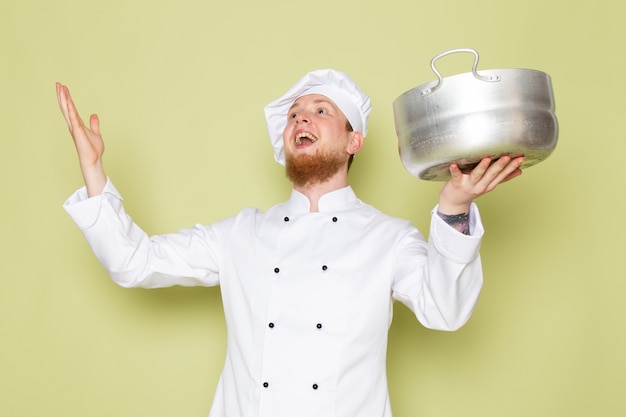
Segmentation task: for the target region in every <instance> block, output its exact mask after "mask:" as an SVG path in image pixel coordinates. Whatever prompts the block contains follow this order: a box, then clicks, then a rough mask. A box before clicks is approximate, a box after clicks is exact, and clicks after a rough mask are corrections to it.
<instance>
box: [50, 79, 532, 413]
mask: <svg viewBox="0 0 626 417" xmlns="http://www.w3.org/2000/svg"><path fill="white" fill-rule="evenodd" d="M57 96H58V100H59V105H60V107H61V111H62V113H63V115H64V117H65V119H66V121H67V123H68V126H69V128H70V132H71V135H72V137H73V139H74V143H75V146H76V149H77V151H78V157H79V163H80V167H81V171H82V174H83V178H84V181H85V187H83V188H81V189H80V190H78V191H77V192H76V193H74V194H73V195H72V196H71V197H70V198H69V199H68V201H67V202H66V203H65V209H66V210H67V212H68V213H69V214H70V215H71V216H72V218H73V219H74V221H75V222H76V224H77V225H78V226H79V227H80V229H81V230H82V232H83V233H84V236H85V237H86V239H87V241H88V242H89V244H90V245H91V247H92V249H93V251H94V253H95V255H96V256H97V257H98V259H99V260H100V262H101V263H102V265H103V266H104V267H105V268H106V270H107V271H108V273H109V274H110V276H111V278H112V279H113V280H114V281H115V282H116V283H117V284H119V285H121V286H123V287H144V288H157V287H167V286H172V285H183V286H193V285H200V286H212V285H219V286H220V290H221V294H222V299H223V304H224V313H225V317H226V322H227V325H228V347H227V354H226V360H225V365H224V368H223V371H222V374H221V377H220V380H219V384H218V388H217V392H216V393H215V396H214V400H213V405H212V408H211V412H210V417H295V416H297V417H389V416H391V408H390V404H389V396H388V392H387V378H386V348H387V334H388V329H389V325H390V323H391V317H392V303H393V301H394V300H399V301H401V302H402V303H404V304H406V305H407V306H408V307H409V308H410V309H411V310H412V311H413V312H414V313H415V315H416V316H417V319H418V320H419V321H420V323H422V324H423V325H424V326H426V327H428V328H433V329H440V330H455V329H458V328H459V327H460V326H462V325H463V324H464V323H465V322H466V321H467V320H468V318H469V316H470V314H471V312H472V310H473V308H474V305H475V303H476V301H477V298H478V295H479V292H480V288H481V285H482V269H481V263H480V256H479V246H480V242H481V236H482V235H483V227H482V225H481V222H480V217H479V214H478V211H477V209H476V206H475V205H474V203H473V200H474V199H475V198H476V197H478V196H480V195H482V194H484V193H486V192H489V191H491V190H493V189H494V188H495V187H496V186H497V185H498V184H500V183H501V182H504V181H508V180H509V179H512V178H514V177H516V176H518V175H519V174H520V173H521V171H520V169H519V166H520V164H521V163H522V161H523V158H516V159H510V158H508V157H503V158H500V159H499V160H498V161H496V162H494V163H491V161H489V160H488V159H485V160H483V161H482V162H481V163H480V164H479V165H478V166H477V167H476V168H475V169H474V170H473V171H472V172H471V173H469V174H463V173H461V171H460V170H459V169H458V167H456V166H455V165H451V167H450V172H451V174H452V177H451V179H450V180H449V181H448V182H446V183H445V184H444V185H443V187H442V190H441V193H440V197H439V204H438V205H437V207H436V208H435V209H434V210H433V215H432V219H431V230H430V238H429V241H428V242H425V240H424V238H423V237H422V235H421V234H420V232H418V230H417V229H416V228H415V227H414V226H412V225H411V224H410V223H409V222H408V221H405V220H401V219H397V218H393V217H391V216H388V215H385V214H383V213H382V212H380V211H378V210H377V209H375V208H373V207H372V206H369V205H367V204H365V203H364V202H362V201H360V200H359V199H358V198H357V197H356V195H355V194H354V192H353V190H352V188H350V186H349V185H348V169H349V165H350V163H351V162H352V158H353V156H354V154H356V153H357V152H358V151H359V150H360V149H361V147H362V145H363V138H364V137H365V135H366V134H367V120H368V116H369V113H370V109H371V106H370V100H369V98H368V96H367V95H365V94H364V93H363V92H362V91H361V90H360V89H359V88H358V86H357V85H356V84H355V82H354V81H353V80H352V79H351V78H350V77H349V76H348V75H347V74H345V73H343V72H339V71H335V70H330V69H326V70H317V71H313V72H310V73H308V74H306V75H305V76H304V77H303V78H302V79H301V80H300V81H298V82H297V83H296V84H295V85H294V86H293V87H292V88H290V89H289V90H288V91H287V92H286V93H285V94H284V95H283V96H281V97H280V98H278V99H277V100H275V101H273V102H272V103H270V104H269V105H268V106H267V107H266V108H265V115H266V119H267V125H268V129H269V134H270V139H271V143H272V145H273V148H274V156H275V159H276V160H277V161H278V162H280V163H281V164H284V165H285V166H286V173H287V176H288V177H289V178H290V179H291V181H292V183H293V190H292V191H291V195H290V197H289V199H288V200H287V201H285V202H283V203H281V204H278V205H276V206H274V207H272V208H270V209H269V210H267V211H266V212H262V211H261V210H259V209H254V208H248V209H244V210H242V211H240V212H239V213H238V214H236V215H234V216H233V217H230V218H227V219H224V220H222V221H219V222H217V223H215V224H211V225H208V226H205V225H196V226H195V227H193V228H190V229H187V230H181V231H178V232H175V233H171V234H165V235H159V236H151V237H150V236H148V235H147V234H146V233H145V232H143V231H142V230H141V229H140V228H139V227H138V226H137V225H136V224H135V223H134V222H133V221H132V220H131V218H130V217H129V216H128V215H127V214H126V212H125V211H124V207H123V205H122V200H121V197H120V195H119V193H118V192H117V190H116V189H115V187H114V186H113V183H112V182H111V181H110V180H109V179H108V178H107V176H106V175H105V173H104V170H103V165H102V154H103V151H104V144H103V141H102V137H101V135H100V127H99V120H98V117H97V116H96V115H92V116H91V117H90V122H89V126H86V125H84V124H83V122H82V121H81V119H80V117H79V115H78V113H77V111H76V108H75V106H74V103H73V101H72V99H71V97H70V94H69V90H68V89H67V87H65V86H63V85H61V84H57Z"/></svg>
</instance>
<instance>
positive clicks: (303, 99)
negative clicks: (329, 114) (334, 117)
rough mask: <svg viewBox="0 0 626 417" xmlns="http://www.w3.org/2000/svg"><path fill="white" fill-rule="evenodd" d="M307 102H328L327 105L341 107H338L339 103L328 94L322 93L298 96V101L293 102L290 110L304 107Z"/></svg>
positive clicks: (317, 103) (315, 103) (314, 103)
mask: <svg viewBox="0 0 626 417" xmlns="http://www.w3.org/2000/svg"><path fill="white" fill-rule="evenodd" d="M307 104H313V105H319V104H327V105H330V106H332V107H333V108H335V109H339V107H337V105H336V104H335V103H334V102H333V101H332V100H331V99H329V98H328V97H326V96H323V95H321V94H306V95H303V96H300V97H298V98H297V99H296V101H294V102H293V104H292V105H291V107H290V108H289V110H290V111H291V110H292V109H295V108H298V107H302V106H305V105H307Z"/></svg>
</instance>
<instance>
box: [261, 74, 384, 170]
mask: <svg viewBox="0 0 626 417" xmlns="http://www.w3.org/2000/svg"><path fill="white" fill-rule="evenodd" d="M309 94H321V95H323V96H325V97H328V98H329V99H331V100H332V101H333V102H334V103H335V104H336V105H337V107H339V109H340V110H341V111H342V112H343V114H344V115H345V116H346V119H348V122H350V124H351V125H352V129H353V130H354V131H356V132H361V133H362V134H363V137H365V135H367V118H368V116H369V114H370V111H371V110H372V106H371V104H370V98H369V97H368V96H367V95H366V94H365V93H364V92H363V91H361V90H360V89H359V87H358V86H357V85H356V83H355V82H354V80H352V78H350V76H349V75H348V74H346V73H345V72H341V71H336V70H333V69H321V70H316V71H311V72H309V73H308V74H306V75H305V76H304V77H302V78H301V79H300V81H298V82H297V83H296V84H294V85H293V87H291V88H290V89H289V90H287V92H286V93H285V94H284V95H282V96H281V97H279V98H278V99H276V100H274V101H272V102H271V103H269V104H268V105H267V106H265V120H266V121H267V129H268V131H269V134H270V141H271V142H272V146H273V147H274V159H276V162H279V163H280V164H282V165H285V152H284V147H283V131H284V130H285V127H286V126H287V112H288V111H289V109H290V108H291V106H292V105H293V103H294V102H295V101H296V100H297V99H298V98H299V97H302V96H305V95H309Z"/></svg>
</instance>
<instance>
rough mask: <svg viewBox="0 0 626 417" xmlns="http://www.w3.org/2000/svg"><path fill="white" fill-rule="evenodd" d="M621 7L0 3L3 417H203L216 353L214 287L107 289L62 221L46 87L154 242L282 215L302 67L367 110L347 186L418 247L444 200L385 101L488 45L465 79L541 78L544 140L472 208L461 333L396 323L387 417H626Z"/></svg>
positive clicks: (72, 180)
mask: <svg viewBox="0 0 626 417" xmlns="http://www.w3.org/2000/svg"><path fill="white" fill-rule="evenodd" d="M625 11H626V10H625V6H624V5H623V3H622V2H619V1H617V0H614V1H606V0H599V1H595V2H579V1H575V2H572V1H565V0H562V1H555V0H527V1H525V2H507V1H502V0H501V1H494V0H486V1H482V2H470V1H465V0H448V1H438V2H425V1H409V0H389V1H384V2H379V1H370V0H366V1H363V0H358V1H356V0H355V1H338V0H320V1H318V2H314V3H310V2H309V3H304V2H302V3H299V2H290V1H284V0H279V1H277V0H267V1H263V2H259V1H251V0H241V1H235V2H222V1H220V2H217V1H214V2H210V1H199V0H180V1H178V2H163V1H156V2H154V1H148V0H124V1H122V0H109V1H106V2H102V1H97V2H96V1H89V0H80V1H79V0H67V1H59V0H50V1H31V0H21V1H17V0H0V53H1V55H0V59H1V63H0V75H1V79H2V81H3V86H2V89H1V93H0V140H1V141H2V142H1V143H2V148H1V149H2V151H1V152H0V170H1V171H0V172H1V175H0V190H1V195H2V205H1V208H0V210H2V216H0V218H1V220H0V221H1V222H2V224H1V229H0V230H1V233H0V331H1V338H2V339H1V342H0V393H1V394H0V397H1V399H0V415H3V416H38V415H47V416H63V417H73V416H81V417H82V416H90V417H97V416H112V415H115V416H148V415H149V416H153V417H156V416H205V415H206V414H207V413H208V410H209V407H210V404H211V399H212V396H213V392H214V389H215V386H216V382H217V378H218V376H219V372H220V370H221V367H222V363H223V358H224V352H225V327H224V323H223V316H222V312H221V304H220V298H219V292H218V289H216V288H193V289H189V288H172V289H164V290H153V291H145V290H124V289H121V288H119V287H117V286H115V285H114V284H112V283H111V281H110V280H109V279H108V277H107V276H106V274H105V273H104V271H103V270H102V269H101V267H100V266H99V264H98V263H97V261H96V260H95V258H94V257H93V256H92V255H91V252H90V250H89V248H88V247H87V245H86V243H85V242H84V241H83V238H82V235H81V234H80V232H79V231H78V230H77V229H76V227H75V226H74V225H73V223H72V222H71V220H70V219H69V218H68V217H67V216H66V214H65V212H64V211H63V209H62V207H61V205H62V203H63V202H64V200H65V198H67V196H69V194H70V193H71V192H72V191H73V190H74V189H76V188H78V187H79V186H80V185H81V181H82V180H81V177H80V173H79V169H78V164H77V161H76V156H75V151H74V148H73V145H72V143H71V140H70V136H69V134H68V132H67V129H66V126H65V122H64V121H63V119H62V117H61V115H60V113H59V111H58V107H57V104H56V97H55V88H54V83H55V81H61V82H64V83H66V84H68V85H69V86H70V88H71V89H72V92H73V96H74V98H75V99H76V101H77V103H78V105H79V109H80V110H81V111H82V114H83V116H88V114H89V113H90V112H97V113H98V114H99V115H100V117H101V122H102V130H103V134H104V137H105V141H106V145H107V151H106V154H105V164H106V165H105V167H106V169H107V173H108V174H109V175H110V176H111V177H112V178H113V179H114V181H115V183H116V186H117V187H118V188H119V189H120V191H121V192H122V193H123V195H124V196H125V203H126V206H127V209H128V211H129V212H130V213H131V214H132V215H133V217H134V218H135V219H136V220H137V221H138V222H139V223H140V224H141V225H142V226H143V227H144V228H145V229H146V230H147V231H148V232H149V233H153V234H154V233H162V232H168V231H173V230H177V229H179V228H183V227H189V226H192V225H193V224H194V223H196V222H199V223H210V222H212V221H216V220H218V219H221V218H223V217H226V216H229V215H232V214H234V213H236V212H237V211H238V210H239V209H240V208H242V207H247V206H257V207H261V208H267V207H269V206H271V205H273V204H275V203H277V202H279V201H282V200H283V199H285V198H286V197H287V195H288V193H289V184H288V182H287V181H286V179H285V178H284V176H283V172H282V167H280V166H279V165H278V164H276V163H275V162H274V161H273V158H272V151H271V147H270V146H269V143H268V140H267V135H266V131H265V124H264V123H265V122H264V118H263V112H262V108H263V106H264V105H265V104H266V103H267V102H269V101H270V100H272V99H274V98H275V97H276V96H277V95H279V94H281V93H282V92H283V91H284V90H285V89H286V88H288V87H289V86H290V85H291V84H292V83H293V82H295V81H296V80H297V79H298V78H299V77H300V76H301V75H303V74H304V73H305V72H306V71H309V70H311V69H316V68H324V67H333V68H337V69H341V70H344V71H347V72H348V73H350V74H351V75H352V76H353V77H354V78H355V79H356V80H357V81H358V82H359V84H360V85H361V87H362V88H363V89H364V90H365V91H367V92H368V93H369V94H370V96H371V98H372V102H373V105H374V110H373V113H372V116H371V121H370V133H369V135H368V137H367V139H366V145H365V148H364V150H363V151H362V153H361V154H360V155H359V157H358V158H357V160H356V162H355V165H354V167H353V170H352V172H351V180H352V183H353V187H354V188H355V189H356V191H357V193H358V194H359V195H360V197H361V198H362V199H363V200H365V201H367V202H369V203H371V204H373V205H375V206H377V207H379V208H380V209H382V210H384V211H386V212H388V213H390V214H393V215H396V216H400V217H404V218H408V219H411V220H412V221H413V222H414V223H415V224H416V225H417V226H418V227H419V228H420V229H421V230H422V231H424V232H427V231H428V212H429V210H430V209H431V208H432V206H433V205H434V203H435V202H436V200H437V194H438V189H439V187H440V184H439V183H429V182H424V181H419V180H417V179H415V178H413V177H411V176H410V175H409V174H408V173H407V172H406V171H405V170H404V168H403V167H402V166H401V163H400V161H399V158H398V155H397V149H396V138H395V131H394V127H393V113H392V110H391V103H392V102H393V100H394V99H395V98H396V97H397V96H399V95H400V94H401V93H403V92H404V91H406V90H408V89H411V88H413V87H416V86H418V85H420V84H423V83H425V82H428V81H431V80H432V79H434V75H433V74H432V72H431V71H430V68H429V66H428V64H429V61H430V59H431V58H432V57H433V56H434V55H436V54H437V53H439V52H442V51H444V50H447V49H451V48H458V47H471V48H474V49H476V50H478V51H479V52H480V54H481V61H480V65H479V69H481V68H482V69H495V68H534V69H539V70H542V71H545V72H548V73H549V74H550V75H551V76H552V79H553V84H554V93H555V97H556V101H557V115H558V117H559V122H560V128H561V130H560V137H559V144H558V146H557V149H556V151H555V153H554V154H553V155H552V156H551V157H550V158H549V159H548V160H546V161H545V162H544V163H542V164H540V165H538V166H536V167H533V168H531V169H529V170H527V171H526V172H525V173H524V175H523V176H522V177H521V178H520V179H518V180H516V181H514V182H512V183H509V184H506V185H505V186H503V187H502V188H501V189H499V190H498V191H497V192H495V193H493V194H489V195H487V196H484V197H482V198H481V199H480V200H478V204H479V206H480V208H481V212H482V214H483V217H484V222H485V225H486V228H487V233H488V234H487V236H486V238H485V241H484V246H483V250H482V254H483V259H484V268H485V274H486V277H485V287H484V292H483V294H482V297H481V301H480V303H479V305H478V307H477V309H476V311H475V314H474V316H473V317H472V319H471V320H470V322H469V323H468V324H467V326H466V327H464V328H463V329H462V330H460V331H459V332H455V333H441V332H434V331H429V330H426V329H424V328H422V327H421V326H420V325H419V324H418V323H417V321H416V320H415V319H414V318H413V317H412V316H411V314H410V313H409V312H408V310H407V309H406V308H404V307H403V306H401V305H397V306H396V311H395V319H394V323H393V325H392V329H391V339H390V347H389V379H390V395H391V397H392V404H393V407H394V412H395V416H396V417H413V416H423V417H453V416H454V417H458V416H468V417H501V416H504V415H506V416H508V417H518V416H519V417H528V416H533V417H555V416H568V417H572V416H581V417H583V416H584V417H588V416H595V417H597V416H607V417H609V416H611V417H612V416H618V415H625V414H626V403H625V402H624V400H623V393H624V388H625V387H626V380H625V379H626V377H625V375H626V358H625V355H624V352H626V332H625V323H624V322H625V316H626V307H625V303H624V302H623V295H624V292H625V290H626V284H625V276H624V275H625V274H624V270H623V269H624V268H623V264H624V256H625V255H624V236H625V235H626V222H625V221H624V216H623V214H622V210H623V208H624V206H625V205H626V200H625V198H624V180H623V178H624V163H623V162H624V155H625V154H626V141H625V139H626V138H625V134H624V129H623V128H622V125H621V122H622V121H623V120H624V116H623V112H624V104H623V103H624V97H625V96H626V94H625V93H626V91H625V88H624V81H623V80H624V79H623V72H624V68H625V64H626V58H625V56H626V53H625V52H626V51H624V47H623V41H624V38H625V36H626V30H625V29H624V25H623V22H622V17H623V15H624V12H625ZM468 61H471V57H468V56H466V55H465V54H457V55H454V56H450V57H448V58H446V59H445V60H442V61H440V65H438V67H440V68H441V70H442V72H444V75H452V74H455V73H461V72H468V71H469V65H470V64H471V62H468Z"/></svg>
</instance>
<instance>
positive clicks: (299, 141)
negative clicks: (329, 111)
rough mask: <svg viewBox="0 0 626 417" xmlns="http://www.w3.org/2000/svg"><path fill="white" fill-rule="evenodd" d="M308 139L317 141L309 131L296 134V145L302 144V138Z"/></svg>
mask: <svg viewBox="0 0 626 417" xmlns="http://www.w3.org/2000/svg"><path fill="white" fill-rule="evenodd" d="M303 138H304V139H308V140H310V141H311V143H315V142H317V138H316V137H315V136H313V135H311V134H310V133H308V132H301V133H298V134H297V135H296V145H298V146H299V145H302V139H303Z"/></svg>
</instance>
